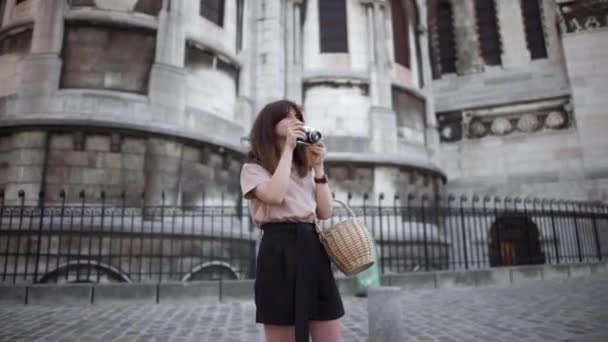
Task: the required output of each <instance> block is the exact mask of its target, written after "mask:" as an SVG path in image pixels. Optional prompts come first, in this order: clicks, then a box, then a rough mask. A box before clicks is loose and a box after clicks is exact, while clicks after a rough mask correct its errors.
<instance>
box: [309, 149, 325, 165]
mask: <svg viewBox="0 0 608 342" xmlns="http://www.w3.org/2000/svg"><path fill="white" fill-rule="evenodd" d="M308 153H309V156H310V163H311V166H312V167H313V168H319V167H322V166H323V161H324V160H325V154H326V150H325V145H323V143H318V144H313V145H310V146H308Z"/></svg>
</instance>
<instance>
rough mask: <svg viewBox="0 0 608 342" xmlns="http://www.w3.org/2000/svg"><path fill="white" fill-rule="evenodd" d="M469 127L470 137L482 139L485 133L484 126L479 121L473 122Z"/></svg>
mask: <svg viewBox="0 0 608 342" xmlns="http://www.w3.org/2000/svg"><path fill="white" fill-rule="evenodd" d="M469 127H470V131H471V135H472V136H474V137H483V136H484V135H485V134H486V133H487V129H486V126H485V125H484V124H483V122H481V120H473V121H472V122H471V125H470V126H469Z"/></svg>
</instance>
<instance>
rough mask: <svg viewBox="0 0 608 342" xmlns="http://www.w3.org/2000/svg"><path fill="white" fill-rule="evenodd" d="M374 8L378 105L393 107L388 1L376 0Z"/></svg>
mask: <svg viewBox="0 0 608 342" xmlns="http://www.w3.org/2000/svg"><path fill="white" fill-rule="evenodd" d="M373 9H374V10H373V17H374V32H375V34H376V36H375V37H376V39H375V40H376V44H374V47H375V53H376V66H377V71H378V78H377V85H378V105H379V106H381V107H386V108H391V107H392V105H393V104H392V94H391V76H390V68H391V60H390V57H389V53H388V46H387V44H389V43H390V42H387V40H386V25H385V24H386V1H385V0H374V1H373Z"/></svg>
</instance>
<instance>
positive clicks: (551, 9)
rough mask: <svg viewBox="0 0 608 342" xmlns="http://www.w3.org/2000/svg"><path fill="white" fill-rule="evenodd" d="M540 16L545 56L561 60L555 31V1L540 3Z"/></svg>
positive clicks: (548, 0)
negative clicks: (545, 47)
mask: <svg viewBox="0 0 608 342" xmlns="http://www.w3.org/2000/svg"><path fill="white" fill-rule="evenodd" d="M541 5H542V7H541V9H540V11H541V14H542V19H543V29H544V30H545V45H546V46H547V56H548V57H549V59H551V60H555V61H561V60H563V52H562V51H563V50H562V44H561V39H560V36H559V32H558V29H557V25H556V23H557V20H558V19H557V18H558V16H557V5H556V4H555V0H542V1H541Z"/></svg>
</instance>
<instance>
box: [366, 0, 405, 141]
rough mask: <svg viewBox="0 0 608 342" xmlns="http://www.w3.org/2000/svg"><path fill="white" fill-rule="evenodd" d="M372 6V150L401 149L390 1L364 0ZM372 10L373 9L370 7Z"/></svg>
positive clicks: (367, 4)
mask: <svg viewBox="0 0 608 342" xmlns="http://www.w3.org/2000/svg"><path fill="white" fill-rule="evenodd" d="M362 3H363V4H364V5H365V6H369V7H371V18H372V19H373V20H372V25H371V27H370V29H371V30H372V31H373V34H370V36H372V37H373V39H372V40H373V46H370V48H373V56H372V57H373V63H370V90H371V91H372V93H371V94H370V96H371V99H372V101H371V107H370V114H369V116H370V136H371V139H372V144H371V147H372V151H373V152H376V153H397V115H396V114H395V111H394V110H393V108H392V107H393V103H392V92H391V90H392V82H391V73H390V63H391V62H390V58H389V57H388V56H389V55H388V48H387V45H386V44H388V43H387V41H386V31H385V29H386V25H385V23H386V21H385V18H386V8H385V6H386V1H385V0H370V1H362ZM367 11H368V13H369V11H370V9H368V10H367Z"/></svg>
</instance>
